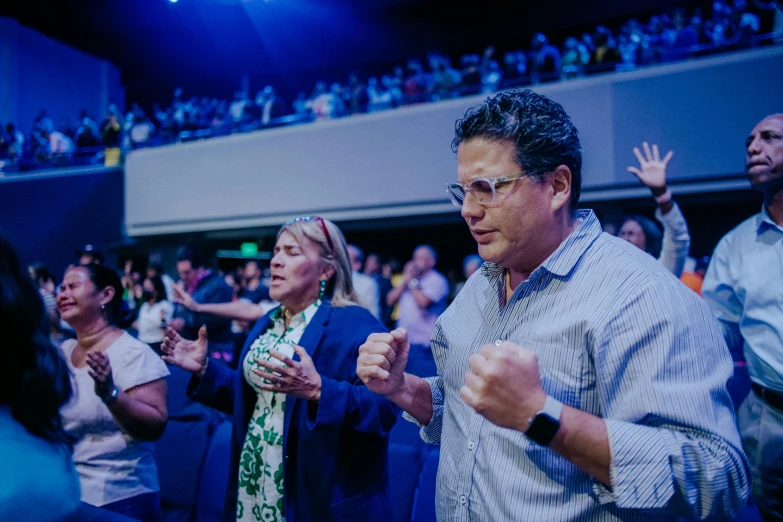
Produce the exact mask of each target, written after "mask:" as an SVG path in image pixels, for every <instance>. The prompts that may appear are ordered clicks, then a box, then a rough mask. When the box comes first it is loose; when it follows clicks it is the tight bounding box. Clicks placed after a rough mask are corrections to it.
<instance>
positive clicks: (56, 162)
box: [0, 0, 781, 171]
mask: <svg viewBox="0 0 783 522" xmlns="http://www.w3.org/2000/svg"><path fill="white" fill-rule="evenodd" d="M776 9H777V8H776V6H775V3H774V2H772V3H765V2H762V1H761V0H751V1H750V3H749V2H748V1H747V0H733V2H731V3H728V2H726V1H724V0H716V1H715V2H713V5H712V8H711V9H709V10H702V9H701V8H696V9H694V10H692V11H688V10H686V9H678V10H676V11H674V12H673V13H671V14H663V15H656V16H652V17H651V18H650V19H649V20H648V22H647V23H642V22H640V21H638V20H636V19H631V20H628V21H627V22H626V23H625V24H623V25H621V26H620V27H617V28H609V27H606V26H599V27H597V28H596V29H595V30H594V31H593V32H592V33H585V34H583V35H582V36H581V37H576V36H572V37H568V38H566V39H565V40H564V41H563V42H560V43H559V45H558V44H557V43H552V42H550V40H549V39H548V38H547V37H546V36H545V35H544V34H542V33H538V34H536V35H535V36H534V37H533V39H532V41H531V43H530V48H529V49H527V50H524V49H519V50H508V51H506V52H504V53H503V54H502V56H500V53H499V52H496V50H495V48H494V47H492V46H490V47H487V48H486V49H484V51H483V52H482V53H481V54H480V55H479V54H467V55H464V56H461V57H460V58H459V59H458V63H456V64H454V63H452V59H451V58H450V57H449V56H446V55H444V54H430V55H428V56H427V58H426V60H424V61H422V60H420V59H411V60H409V61H408V63H407V64H406V66H405V67H402V66H397V67H395V68H394V70H393V71H390V73H389V74H385V75H381V76H380V78H379V77H369V78H367V79H366V81H365V80H363V79H362V78H361V77H360V76H359V75H358V74H352V75H350V77H349V78H348V80H347V81H346V82H345V83H341V82H333V83H331V84H329V83H328V82H324V81H319V82H317V83H316V85H315V86H314V88H313V89H312V91H310V92H309V93H307V92H300V93H299V94H298V95H297V96H296V98H295V99H293V100H283V99H282V98H281V96H280V95H279V94H278V93H277V91H276V90H275V88H274V87H272V86H269V85H268V86H266V87H264V88H263V89H261V90H259V91H258V92H257V93H256V94H255V96H252V94H251V93H250V92H237V93H235V95H234V98H233V99H232V100H227V99H217V98H210V97H198V96H191V97H189V98H187V97H185V96H184V95H183V91H182V89H176V90H175V92H174V96H173V100H172V101H171V103H169V104H168V105H167V106H166V105H160V104H156V105H154V106H152V107H150V108H148V110H145V109H143V108H142V107H141V106H140V105H138V104H133V105H132V107H131V109H130V110H129V111H128V112H127V114H122V113H121V111H119V110H118V109H117V107H116V106H114V105H112V106H111V107H110V108H109V110H108V112H107V114H106V115H105V118H104V120H103V122H102V123H101V125H100V126H99V125H97V123H96V120H95V119H93V118H92V117H91V116H90V115H88V114H86V113H85V111H82V114H81V115H80V116H79V119H78V120H77V122H76V124H75V125H74V124H72V123H71V122H70V121H69V119H67V118H65V119H63V120H62V121H61V122H60V124H59V125H57V126H55V125H54V123H53V122H52V120H51V119H50V118H49V117H48V116H47V115H46V112H45V111H42V112H41V114H40V115H39V116H38V117H37V118H36V120H35V121H34V122H33V126H32V128H31V130H30V131H29V133H27V134H25V133H24V132H23V131H22V130H21V129H20V128H19V126H18V125H14V124H12V123H8V124H7V125H6V126H5V130H4V132H3V131H0V161H3V162H4V164H5V165H4V167H0V171H2V170H5V171H12V170H13V169H15V168H25V169H29V168H36V167H51V166H62V165H72V164H84V163H106V164H107V165H115V164H117V162H118V161H119V160H120V151H121V150H131V149H134V148H140V147H148V146H154V145H162V144H168V143H174V142H177V141H182V140H189V139H199V138H205V137H211V136H223V135H228V134H231V133H235V132H247V131H251V130H256V129H260V128H268V127H272V126H279V125H287V124H292V123H302V122H309V121H314V120H315V121H320V120H327V119H333V118H341V117H345V116H350V115H353V114H359V113H369V112H378V111H384V110H388V109H392V108H395V107H399V106H402V105H408V104H413V103H422V102H431V101H437V100H442V99H449V98H455V97H459V96H463V95H470V94H478V93H489V92H495V91H497V90H499V89H504V88H510V87H517V86H521V85H530V84H536V83H539V82H548V81H556V80H561V79H568V78H575V77H579V76H583V75H585V74H588V75H589V74H594V73H600V72H607V71H612V70H618V71H627V70H632V69H635V68H637V67H642V66H646V65H650V64H656V63H663V62H670V61H675V60H681V59H684V58H686V57H689V56H702V55H705V54H710V53H715V52H723V51H727V50H736V49H742V48H748V47H752V46H756V45H759V44H760V43H762V42H759V41H758V40H757V39H756V36H758V35H760V34H770V33H772V32H773V31H774V30H775V27H776V24H779V23H780V21H776V20H775V18H776V16H777V17H780V16H781V15H780V13H778V11H777V10H776ZM775 41H777V40H770V41H769V42H765V43H774V42H775ZM0 127H1V126H0ZM24 158H27V161H24ZM20 164H21V167H20Z"/></svg>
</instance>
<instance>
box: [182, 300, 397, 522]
mask: <svg viewBox="0 0 783 522" xmlns="http://www.w3.org/2000/svg"><path fill="white" fill-rule="evenodd" d="M272 312H273V311H270V312H269V313H268V314H266V315H265V316H264V317H262V318H261V319H259V320H258V322H257V323H256V324H255V326H254V327H253V330H252V331H251V332H250V334H249V335H248V338H247V342H246V343H245V347H244V349H243V350H242V356H241V357H240V358H239V364H240V365H241V364H242V362H243V361H244V360H245V356H246V355H247V352H248V349H249V348H250V345H251V344H252V343H253V342H254V341H255V340H256V339H257V338H258V337H259V336H260V335H261V334H262V333H263V332H264V331H265V330H266V329H267V327H268V326H269V323H270V321H271V319H270V316H271V314H272ZM385 331H387V330H386V328H385V327H384V326H383V325H382V324H381V323H380V322H379V321H378V320H377V319H375V318H374V317H373V316H372V315H371V314H370V313H369V312H368V311H367V310H365V309H364V308H360V307H358V306H347V307H332V306H331V302H330V301H329V300H328V299H327V300H324V301H323V302H322V303H321V306H320V307H319V308H318V311H317V312H316V313H315V315H314V316H313V318H312V320H311V321H310V323H309V324H308V325H307V328H306V329H305V331H304V333H303V334H302V338H301V339H300V341H299V345H300V346H302V347H303V348H304V349H305V350H307V353H308V354H309V355H310V357H312V358H313V362H314V364H315V368H316V369H317V370H318V373H319V374H320V375H321V381H322V384H321V400H320V402H318V403H312V402H310V401H306V400H303V399H297V398H294V397H291V396H288V397H286V402H285V421H284V425H283V455H284V458H285V466H284V467H285V475H284V477H285V479H284V484H285V486H284V487H285V517H286V521H287V522H310V521H335V522H338V521H339V522H353V521H355V522H360V521H361V522H366V521H369V520H372V521H378V522H386V521H391V520H393V516H392V515H393V513H392V507H391V502H390V500H389V498H388V496H387V492H386V488H387V484H388V478H387V451H388V437H389V431H390V430H391V429H392V427H393V426H394V422H395V420H396V419H397V407H396V406H395V405H394V404H392V403H391V402H389V401H388V400H387V399H386V398H384V397H381V396H379V395H376V394H374V393H372V392H371V391H370V390H368V389H367V388H366V387H365V386H364V385H363V383H362V382H361V380H360V379H359V377H358V376H357V375H356V359H357V357H358V353H359V346H361V345H362V343H364V342H365V341H366V340H367V336H368V335H370V334H371V333H375V332H385ZM188 395H189V396H190V397H192V398H193V399H195V400H197V401H199V402H201V403H203V404H206V405H207V406H211V407H213V408H216V409H218V410H220V411H223V412H225V413H229V414H233V423H234V429H233V436H232V444H231V467H230V471H229V484H228V491H227V499H226V512H225V516H226V520H236V500H237V488H238V473H239V457H240V453H241V451H242V445H243V444H244V442H245V435H246V434H247V427H248V423H249V422H250V418H251V416H252V414H253V408H254V407H255V404H256V400H257V395H256V392H255V391H254V390H253V388H251V387H250V385H249V384H247V382H246V381H245V379H244V378H243V377H242V373H241V372H240V371H235V370H231V369H229V368H227V367H226V366H223V365H222V364H219V363H216V362H214V361H212V362H211V363H210V364H209V365H208V366H207V371H206V373H205V374H204V377H203V378H201V379H199V378H198V377H193V379H191V382H190V384H189V386H188Z"/></svg>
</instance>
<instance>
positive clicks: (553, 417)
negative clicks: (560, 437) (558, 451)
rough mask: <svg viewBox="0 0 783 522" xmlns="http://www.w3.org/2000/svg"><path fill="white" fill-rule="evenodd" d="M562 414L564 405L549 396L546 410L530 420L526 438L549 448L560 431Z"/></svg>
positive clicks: (545, 405) (545, 406)
mask: <svg viewBox="0 0 783 522" xmlns="http://www.w3.org/2000/svg"><path fill="white" fill-rule="evenodd" d="M562 413H563V403H562V402H560V401H558V400H557V399H555V398H554V397H550V396H549V395H547V396H546V402H545V403H544V409H542V410H541V411H539V412H538V413H536V416H535V417H533V418H532V419H530V425H529V426H528V428H527V431H525V436H526V437H527V438H528V439H530V440H532V441H533V442H535V443H536V444H538V445H540V446H549V444H551V443H552V440H553V439H554V438H555V435H557V431H558V430H559V429H560V415H561V414H562Z"/></svg>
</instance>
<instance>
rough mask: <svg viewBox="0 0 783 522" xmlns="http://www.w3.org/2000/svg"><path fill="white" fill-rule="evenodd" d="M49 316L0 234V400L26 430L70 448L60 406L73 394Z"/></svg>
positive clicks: (13, 252) (12, 249) (25, 273)
mask: <svg viewBox="0 0 783 522" xmlns="http://www.w3.org/2000/svg"><path fill="white" fill-rule="evenodd" d="M48 321H49V318H48V316H47V315H46V311H45V308H44V305H43V302H42V301H41V297H40V295H39V293H38V290H36V288H35V286H34V284H33V282H32V281H31V280H30V277H29V274H27V272H26V271H23V270H22V269H21V267H20V266H19V259H18V257H17V255H16V252H15V251H14V248H13V247H12V246H11V244H10V243H9V242H8V241H7V240H6V239H5V238H3V237H2V236H0V332H3V337H4V339H3V342H2V346H1V347H0V368H2V370H3V378H2V379H0V404H5V405H8V406H9V407H10V408H11V414H12V415H13V417H14V419H16V420H17V421H18V422H19V423H20V424H22V425H23V426H24V427H25V428H26V429H27V431H29V432H30V433H32V434H33V435H36V436H38V437H41V438H42V439H46V440H49V441H52V442H59V443H63V444H66V445H68V446H70V445H71V444H72V439H71V437H70V436H69V435H68V434H66V433H65V430H64V429H63V425H62V419H61V418H60V407H61V406H62V405H63V404H65V403H66V402H68V400H69V399H70V398H71V381H70V375H69V373H68V366H67V365H66V364H65V361H64V360H63V358H62V355H61V354H60V352H59V350H58V349H57V348H55V347H54V345H53V344H52V342H51V340H50V339H49V322H48Z"/></svg>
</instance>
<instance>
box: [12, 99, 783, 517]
mask: <svg viewBox="0 0 783 522" xmlns="http://www.w3.org/2000/svg"><path fill="white" fill-rule="evenodd" d="M453 146H454V149H455V151H456V153H457V162H458V170H457V179H458V182H456V183H451V184H448V186H447V188H448V191H449V194H450V197H451V199H452V202H453V203H454V204H455V205H456V206H457V207H459V208H460V212H461V215H462V217H463V218H464V219H465V222H466V224H467V226H468V228H469V230H470V232H471V234H472V236H473V238H474V239H475V241H476V244H477V255H478V256H479V257H476V256H471V257H469V258H467V259H466V260H465V262H464V267H465V270H466V275H467V276H468V277H467V279H466V281H465V282H464V284H462V285H461V288H460V289H459V291H458V292H457V293H456V295H455V296H453V299H452V300H451V302H450V304H449V293H450V292H449V284H448V280H447V278H446V277H445V276H443V275H442V274H441V273H440V272H438V271H437V269H436V267H437V264H438V256H437V252H436V251H435V250H434V249H433V248H432V247H431V246H429V245H420V246H418V247H417V248H416V249H415V250H414V251H413V253H412V256H411V259H410V260H409V261H408V262H407V263H405V265H403V267H402V268H401V271H400V272H399V273H397V270H395V267H394V266H393V264H392V263H391V262H389V263H385V264H384V263H383V262H382V261H381V260H380V259H379V258H378V256H377V255H372V254H371V255H368V256H366V257H365V256H364V255H363V252H362V251H361V249H360V248H359V247H358V246H356V245H352V246H349V245H348V244H346V241H345V238H344V236H343V234H342V232H341V231H340V229H339V228H338V227H337V226H336V225H335V224H334V223H332V222H331V221H329V220H327V219H323V218H321V217H317V216H307V217H300V218H296V219H293V220H291V221H289V222H287V223H285V224H283V226H282V227H281V228H280V230H279V232H278V234H277V238H276V243H275V246H274V252H273V257H272V259H271V261H270V264H269V274H268V278H266V280H265V278H264V277H263V276H262V273H261V267H260V266H259V265H258V263H257V262H255V261H251V262H248V263H247V264H246V265H245V266H244V268H243V271H242V273H241V275H240V274H234V273H229V274H223V273H220V272H219V271H217V270H214V269H210V268H208V267H207V266H205V265H206V263H205V262H204V261H203V258H202V257H201V256H200V255H199V252H198V251H197V250H194V249H193V248H190V247H182V248H180V249H179V251H178V253H177V279H178V280H177V281H174V280H173V278H170V277H168V276H166V275H165V274H163V273H162V271H161V270H160V268H159V267H156V266H154V265H151V266H149V267H147V270H146V272H145V276H144V277H142V275H141V273H140V272H138V271H137V270H134V267H133V265H132V264H126V265H125V266H124V270H123V273H122V274H120V273H119V272H118V271H117V270H113V269H111V268H109V267H106V266H105V265H104V258H103V255H102V252H101V251H100V250H99V249H97V248H95V247H94V246H87V247H85V248H84V249H82V250H81V251H80V252H79V256H80V257H79V259H78V261H76V262H75V263H74V264H73V265H71V266H70V267H69V268H68V269H67V270H66V272H65V274H64V276H63V278H62V281H60V282H59V285H58V284H57V282H56V281H55V280H54V278H53V277H52V275H51V274H50V273H48V272H47V271H46V270H45V269H43V267H41V266H40V265H35V266H32V267H30V270H29V271H28V272H29V273H26V272H25V271H24V270H23V268H22V267H21V266H20V264H19V260H18V259H17V256H16V254H15V252H14V250H13V247H12V246H11V245H10V244H9V243H8V242H7V241H6V240H4V239H0V324H2V326H3V328H4V332H5V334H6V342H5V343H4V348H3V349H2V350H0V364H2V367H3V368H4V371H5V377H4V379H3V380H2V381H0V432H1V433H3V437H2V438H0V457H2V462H3V463H4V465H3V467H2V468H0V478H2V480H0V519H3V520H19V521H28V520H36V521H47V520H63V519H67V517H68V516H70V517H71V520H86V519H88V517H87V515H86V514H85V512H84V511H82V510H85V509H98V510H99V511H100V512H113V513H122V514H125V515H129V516H131V517H132V518H134V519H136V520H142V521H144V522H146V521H157V520H159V518H160V497H159V483H158V479H157V470H156V462H155V455H154V452H153V451H152V446H151V442H152V441H155V440H156V439H158V438H159V437H160V436H161V434H162V433H163V431H164V429H165V427H166V423H167V419H168V412H167V407H166V400H167V394H168V391H167V386H166V379H167V376H168V375H169V373H170V371H171V370H172V369H174V368H175V367H176V368H177V369H178V371H179V370H184V371H185V372H189V373H190V374H192V377H191V380H190V383H189V384H188V387H187V392H186V393H187V394H188V396H189V397H190V398H191V399H193V400H195V401H198V402H200V403H202V404H204V405H207V406H209V407H211V408H214V409H217V410H219V411H222V412H224V413H228V414H230V415H231V422H232V423H233V430H232V437H231V451H230V453H228V454H227V456H226V458H228V459H230V462H229V463H228V466H229V470H230V471H229V480H228V484H227V485H226V488H227V500H226V511H225V520H240V521H245V520H286V519H290V520H300V521H310V520H335V521H337V520H357V521H358V520H378V521H390V520H392V519H393V513H394V509H395V507H396V506H395V505H394V503H393V501H392V499H391V497H390V492H389V489H388V478H387V474H388V470H387V462H388V453H387V452H388V438H389V434H390V432H391V430H392V429H393V427H394V426H395V424H396V423H397V422H412V423H414V424H416V425H417V426H419V427H420V428H421V436H422V438H423V439H424V441H426V442H427V443H430V444H435V445H439V446H440V453H439V455H440V457H439V458H440V469H441V471H440V472H439V473H438V478H437V480H438V483H439V484H438V487H437V491H436V498H435V506H436V513H437V519H438V520H452V519H455V518H466V519H475V520H563V521H565V520H581V519H584V520H614V519H616V518H618V516H620V517H621V518H633V519H638V520H660V519H669V518H671V519H674V518H676V517H684V518H690V519H726V520H728V519H734V518H736V517H738V516H740V515H741V513H742V512H743V510H744V508H745V505H746V502H747V501H748V498H749V497H750V496H751V493H752V498H753V500H754V502H755V504H756V506H757V507H758V509H759V510H760V512H761V514H762V516H763V518H764V520H779V519H781V518H782V517H783V504H781V499H783V490H781V487H780V484H781V470H783V466H781V465H780V464H781V459H782V458H783V453H781V448H782V447H783V444H781V442H783V440H781V439H783V436H782V435H781V433H783V361H782V360H781V353H783V350H781V349H780V348H781V344H780V340H781V338H783V322H781V314H780V310H781V309H783V294H781V292H780V284H779V283H780V281H783V272H782V271H781V269H783V265H782V264H781V263H780V260H781V259H783V251H781V247H783V115H780V114H775V115H770V116H768V117H766V118H764V119H763V120H761V121H760V122H759V123H758V124H757V125H756V126H755V127H754V128H753V129H752V130H751V131H750V134H749V136H748V138H747V141H746V143H745V147H746V157H745V163H746V168H747V173H748V176H749V180H750V184H751V186H752V187H753V188H755V189H756V190H758V191H760V192H761V194H762V195H763V197H764V204H763V207H762V209H761V212H759V213H758V214H756V215H754V216H751V217H750V218H748V219H747V220H746V221H745V222H743V223H741V224H739V225H738V226H737V227H736V228H735V229H734V230H732V231H731V232H730V233H729V234H727V235H726V236H725V237H724V238H723V239H722V240H721V241H720V243H719V244H718V246H717V248H716V249H715V255H714V257H713V259H712V261H711V262H710V264H709V267H708V269H707V271H706V275H705V277H704V281H703V285H702V288H701V295H702V296H703V298H702V297H699V296H698V295H697V293H695V292H693V291H692V290H691V289H689V288H688V287H686V286H685V285H684V284H682V282H681V281H680V280H679V278H680V277H681V274H682V272H683V270H684V265H685V261H684V260H685V258H686V256H687V251H688V242H689V237H688V235H689V234H688V230H687V225H686V224H685V222H684V219H683V218H682V214H681V213H680V211H679V209H678V207H677V205H676V204H675V202H674V201H673V200H672V195H671V192H670V191H669V189H668V188H667V186H666V168H667V166H668V164H669V162H670V161H671V160H672V158H673V153H671V152H669V153H667V154H663V155H662V154H661V152H660V151H659V150H658V147H656V146H655V145H652V146H650V145H648V144H647V143H644V144H643V145H642V147H641V148H637V149H636V150H635V151H634V152H635V154H636V156H637V159H638V161H639V164H638V165H633V166H630V167H629V168H628V170H629V171H630V172H631V173H632V174H634V175H635V176H637V177H638V179H639V180H640V181H641V182H642V183H643V184H644V185H646V186H647V187H648V188H649V189H650V191H651V195H652V197H654V198H655V201H656V203H657V205H658V210H657V212H656V218H657V219H658V220H659V221H660V222H661V224H662V226H663V233H661V230H660V229H659V228H657V226H656V225H655V224H654V223H652V225H651V226H648V225H650V224H649V223H646V222H645V221H644V220H643V219H641V218H640V217H639V216H629V217H628V218H627V219H626V220H625V221H624V223H623V224H622V226H621V227H620V228H619V236H620V237H615V236H613V235H612V234H609V233H606V232H604V228H607V229H608V228H609V227H608V226H607V224H603V226H602V224H601V223H600V222H599V221H598V219H597V217H596V215H595V214H594V213H593V212H592V211H590V210H585V209H580V207H579V196H580V189H581V167H582V150H581V145H580V142H579V138H578V134H577V131H576V128H575V127H574V125H573V123H572V122H571V120H570V118H569V117H568V115H567V114H566V112H565V111H564V109H563V108H562V107H561V106H560V105H559V104H557V103H556V102H553V101H551V100H549V99H548V98H546V97H544V96H542V95H540V94H537V93H535V92H533V91H531V90H528V89H517V90H512V91H505V92H502V93H499V94H497V95H495V96H494V97H491V98H488V99H487V100H486V101H485V102H483V103H482V104H480V105H478V106H476V107H472V108H470V109H468V111H467V112H466V113H465V115H464V117H463V118H462V119H460V120H458V122H457V125H456V133H455V138H454V142H453ZM653 229H655V230H653ZM468 271H472V273H470V274H467V272H468ZM360 281H361V282H360ZM53 306H54V309H52V307H53ZM232 320H233V321H235V322H236V325H237V326H239V328H240V330H241V331H243V333H244V339H245V340H244V343H243V346H242V348H241V349H235V347H234V345H233V340H232V333H236V330H235V329H233V327H232ZM134 322H135V324H136V328H135V331H136V332H137V337H138V338H134V336H132V335H130V334H129V333H128V329H129V328H131V325H132V324H133V323H134ZM251 323H252V324H251ZM390 323H393V324H390ZM391 328H394V329H391ZM390 329H391V331H390ZM142 336H143V337H144V339H148V340H149V342H145V341H143V340H141V338H142ZM156 352H157V353H156ZM737 353H739V354H742V356H743V357H744V359H745V360H746V361H747V367H748V370H749V373H750V377H751V379H752V392H750V394H749V395H748V396H747V397H746V398H744V400H743V401H742V403H741V406H739V410H738V413H737V414H736V416H735V410H734V405H733V404H732V399H731V397H730V395H729V393H728V391H727V382H729V380H730V379H731V377H732V375H733V371H734V365H733V363H732V354H737ZM399 412H403V415H402V419H404V420H402V419H400V417H399V416H398V413H399ZM41 469H45V470H46V471H47V472H46V473H44V474H41V473H40V470H41ZM42 479H43V482H42ZM79 500H80V501H81V502H79ZM74 513H76V514H74ZM93 513H94V512H93ZM73 517H76V518H73Z"/></svg>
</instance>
